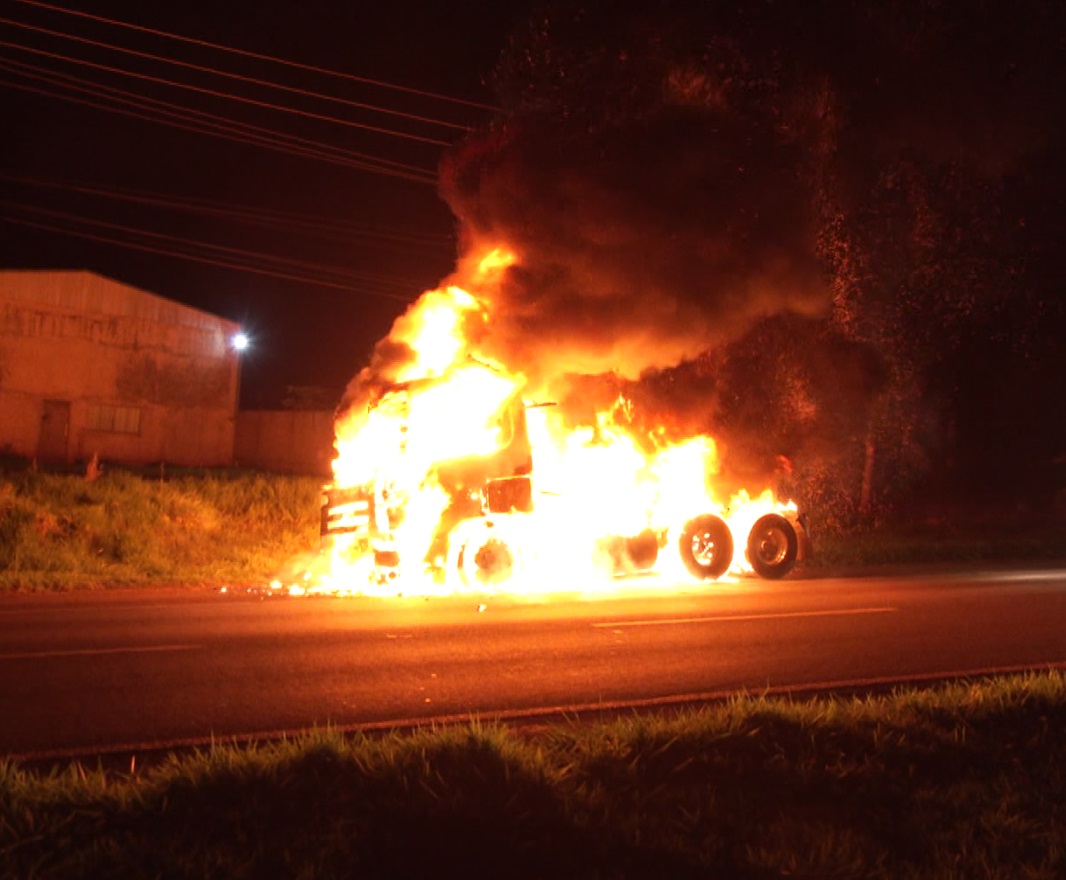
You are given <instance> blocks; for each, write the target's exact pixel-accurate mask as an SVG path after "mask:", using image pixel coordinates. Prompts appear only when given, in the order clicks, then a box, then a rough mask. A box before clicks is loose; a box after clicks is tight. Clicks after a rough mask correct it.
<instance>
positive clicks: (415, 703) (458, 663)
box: [0, 569, 1066, 760]
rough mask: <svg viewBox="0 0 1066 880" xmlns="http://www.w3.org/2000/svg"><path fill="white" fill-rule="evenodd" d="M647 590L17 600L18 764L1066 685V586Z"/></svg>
mask: <svg viewBox="0 0 1066 880" xmlns="http://www.w3.org/2000/svg"><path fill="white" fill-rule="evenodd" d="M634 586H635V587H636V589H634V591H633V592H632V593H630V594H627V595H625V596H623V597H616V598H611V599H587V598H586V599H580V598H573V597H557V598H556V599H555V600H554V601H551V602H541V603H528V602H519V601H516V600H504V599H496V600H491V599H490V600H486V599H479V598H471V597H451V598H434V599H400V600H380V599H378V600H375V599H367V598H315V597H302V598H295V597H288V596H284V597H282V596H271V595H263V594H259V593H248V592H243V593H223V592H219V591H207V590H191V589H190V590H165V591H149V590H137V591H119V592H109V593H69V594H47V595H3V596H0V755H10V756H16V757H18V758H20V759H23V760H30V759H33V758H41V757H49V756H56V755H75V754H91V753H94V752H123V751H130V752H136V751H138V750H147V749H151V748H158V747H163V748H168V747H174V746H177V745H181V744H196V743H204V742H207V741H210V739H211V738H212V737H214V738H217V739H223V740H225V739H229V738H232V737H241V738H243V737H247V736H254V737H266V736H270V735H273V734H275V733H277V732H282V731H297V730H301V729H306V728H308V727H311V726H313V725H325V724H333V725H336V726H340V727H352V726H370V727H374V726H378V727H392V726H400V725H403V724H405V723H408V722H412V721H418V720H420V719H431V718H435V719H452V718H455V717H462V716H466V715H471V714H474V715H480V716H482V717H486V718H495V717H502V718H512V719H513V718H529V717H537V716H540V715H551V714H553V713H557V712H566V711H569V712H580V711H589V710H592V709H597V708H611V707H619V706H658V705H669V704H676V703H683V702H687V701H691V700H700V699H705V698H708V697H710V696H714V695H721V694H723V693H728V692H734V691H736V690H738V689H747V690H751V691H763V690H766V689H768V688H769V689H775V690H776V689H790V688H796V689H805V688H810V687H829V688H834V687H837V688H840V687H848V686H849V685H852V684H858V685H860V686H865V685H868V684H872V683H879V682H893V681H908V680H929V679H934V678H939V677H943V676H954V675H971V674H978V673H982V672H985V671H988V670H1004V671H1005V670H1016V669H1028V668H1047V667H1049V666H1055V667H1058V668H1066V570H1064V569H1055V570H1040V571H1035V570H1027V571H1006V572H1005V571H1000V572H988V573H981V572H976V573H975V572H970V573H966V574H943V573H942V574H936V575H925V576H913V575H912V576H906V577H867V578H834V579H787V580H784V581H780V582H771V581H761V580H740V581H736V582H732V583H721V582H719V583H716V584H713V585H710V586H707V587H705V588H701V589H699V590H692V589H689V591H688V592H683V593H680V594H676V595H670V594H669V591H668V590H666V588H665V587H663V586H662V585H659V584H655V583H654V582H653V581H650V580H649V581H647V582H643V583H639V584H635V585H634ZM482 603H484V604H485V605H486V606H487V607H481V606H482Z"/></svg>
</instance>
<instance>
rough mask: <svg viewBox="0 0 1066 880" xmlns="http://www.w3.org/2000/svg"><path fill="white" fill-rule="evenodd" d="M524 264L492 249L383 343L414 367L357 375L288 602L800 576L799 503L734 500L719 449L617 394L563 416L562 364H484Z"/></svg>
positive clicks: (413, 310) (420, 303) (754, 497)
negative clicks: (309, 556) (654, 578)
mask: <svg viewBox="0 0 1066 880" xmlns="http://www.w3.org/2000/svg"><path fill="white" fill-rule="evenodd" d="M512 262H513V257H512V255H511V254H509V253H508V252H507V251H506V250H505V249H502V248H496V249H490V250H488V251H486V252H485V254H484V256H483V257H482V258H481V259H480V260H477V261H474V262H473V263H472V264H470V265H471V268H470V269H469V271H468V272H467V273H466V277H464V278H462V279H461V283H460V284H454V285H451V286H445V287H442V288H439V289H436V290H431V291H427V292H425V293H424V294H422V296H421V297H420V298H419V299H418V300H417V301H416V302H415V303H414V304H413V305H412V306H411V307H410V308H409V309H408V311H407V312H406V313H405V314H404V315H403V316H401V317H400V318H399V319H397V321H396V322H395V324H394V325H393V328H392V331H391V333H390V334H389V337H388V339H387V340H386V341H385V342H386V343H387V344H388V348H389V350H390V351H396V352H401V353H402V356H398V357H395V358H393V359H392V360H390V361H389V362H388V363H386V364H384V365H382V364H378V365H377V366H375V367H374V368H370V367H368V368H367V369H366V370H364V371H363V373H362V374H360V377H358V379H357V382H356V383H355V384H356V386H357V392H356V394H355V396H354V400H353V401H352V403H351V405H349V406H348V407H347V409H345V410H344V411H343V412H342V413H341V415H340V416H339V417H338V420H337V423H336V425H335V446H336V457H335V459H334V462H333V480H332V482H331V484H330V485H329V486H327V487H326V489H325V492H324V501H323V510H322V515H323V519H322V533H323V537H324V551H323V556H322V559H321V562H320V564H319V565H318V566H317V567H316V570H314V571H312V572H310V573H309V574H308V576H307V578H306V580H305V581H304V582H303V583H302V584H300V585H298V586H295V587H292V588H291V589H292V591H293V592H328V593H356V594H363V595H379V596H395V595H398V594H402V595H406V596H412V595H438V594H445V593H455V592H471V593H479V594H482V593H493V594H498V593H505V594H508V595H523V596H528V595H541V594H551V593H557V592H571V591H574V590H578V591H582V592H587V591H589V590H596V591H602V592H614V591H618V590H621V589H625V588H626V585H627V583H631V582H632V578H627V576H629V575H634V574H637V573H642V572H647V571H651V570H655V571H656V572H659V573H661V574H663V575H664V576H665V578H666V579H668V580H669V581H670V582H672V583H674V582H679V581H681V580H683V579H688V580H691V581H700V580H708V579H716V578H718V577H721V576H724V575H727V574H734V575H736V574H740V573H744V572H750V571H752V567H753V565H754V566H755V569H756V571H757V572H758V573H759V574H762V575H763V576H766V577H779V576H782V575H783V574H787V572H788V570H790V569H791V568H792V565H793V564H794V562H795V561H796V558H797V555H798V553H799V552H800V549H801V548H800V541H799V540H798V537H797V535H798V534H800V536H801V526H800V525H799V522H798V519H797V517H796V507H795V505H794V504H792V503H791V502H782V501H780V500H778V499H776V498H775V497H774V494H773V492H772V491H771V490H770V489H768V488H762V489H760V490H759V491H758V492H756V493H754V494H749V493H748V492H746V491H742V492H739V493H733V494H731V495H730V496H728V497H727V496H724V495H722V494H721V493H720V492H719V491H718V489H717V488H716V477H717V476H718V474H719V462H718V456H717V449H716V445H715V442H714V440H713V439H712V438H711V437H709V436H706V435H698V436H689V437H677V436H673V433H672V432H671V431H668V430H666V428H665V426H661V425H659V426H656V427H654V428H652V429H650V430H649V429H648V428H647V427H645V426H639V425H640V420H637V419H634V418H632V415H633V413H632V408H633V404H632V402H631V401H630V400H629V399H627V398H626V397H625V396H624V395H621V394H620V395H619V396H618V397H617V398H616V399H614V400H613V401H611V402H610V404H609V405H608V406H606V407H605V408H601V409H600V410H598V411H595V414H594V416H593V417H591V418H588V417H586V418H584V419H582V420H579V421H575V420H574V419H573V418H572V417H570V416H569V415H568V414H567V413H566V412H564V411H563V408H561V407H559V406H557V405H556V400H555V396H556V394H557V392H558V391H559V390H561V389H562V388H563V387H564V384H565V377H566V373H565V369H564V367H565V365H558V367H557V368H555V369H548V370H545V369H543V365H539V368H538V371H537V372H538V375H537V376H536V377H531V376H527V375H525V374H524V373H523V372H521V371H519V369H518V368H517V367H515V366H514V365H513V364H506V363H500V362H499V360H498V359H496V358H493V357H492V356H491V355H489V354H488V353H487V347H483V346H482V345H481V344H480V342H481V341H482V340H484V339H486V338H490V337H491V334H492V330H493V320H492V319H493V310H494V308H495V307H496V302H495V297H494V291H495V290H496V289H497V288H498V285H499V284H500V281H501V278H502V277H503V274H504V273H505V272H506V271H507V269H508V267H509V266H510V265H511V263H512ZM380 347H381V346H380V345H379V348H380ZM638 426H639V427H638Z"/></svg>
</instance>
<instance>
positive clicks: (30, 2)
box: [15, 0, 499, 111]
mask: <svg viewBox="0 0 1066 880" xmlns="http://www.w3.org/2000/svg"><path fill="white" fill-rule="evenodd" d="M15 2H17V3H23V4H25V5H27V6H37V7H40V8H41V9H50V10H52V11H53V12H61V13H63V14H65V15H74V16H77V17H79V18H87V19H90V20H92V21H98V22H102V23H104V24H110V25H114V26H115V27H122V28H128V29H130V30H134V31H139V32H141V33H147V34H152V35H154V36H157V37H166V38H168V39H171V40H179V41H181V42H183V43H190V44H192V45H196V46H203V47H205V48H209V49H217V50H219V51H222V52H232V53H233V54H235V55H241V56H244V57H245V58H255V59H257V60H259V61H269V62H271V63H274V64H282V65H284V66H286V67H291V68H294V69H297V70H306V71H309V72H312V73H320V74H323V75H325V76H332V77H337V78H340V79H346V80H349V81H351V82H358V83H363V84H364V85H372V86H377V87H379V88H383V89H392V90H393V91H397V92H406V93H408V94H412V95H421V96H422V97H427V98H434V99H436V100H438V101H448V102H450V103H453V104H462V105H464V106H467V107H475V108H477V109H480V110H492V111H496V110H499V108H498V107H494V106H493V105H491V104H483V103H481V102H478V101H469V100H467V99H465V98H455V97H452V96H450V95H443V94H440V93H438V92H429V91H425V90H423V89H415V88H411V87H408V86H401V85H397V84H396V83H390V82H385V81H383V80H377V79H370V78H369V77H364V76H356V75H355V74H350V73H341V72H339V71H336V70H329V69H327V68H324V67H316V66H314V65H312V64H301V63H300V62H297V61H289V60H286V59H284V58H277V57H275V56H272V55H264V54H261V53H259V52H249V51H247V50H244V49H236V48H233V47H232V46H224V45H222V44H220V43H211V42H208V41H207V40H198V39H195V38H193V37H185V36H181V35H180V34H174V33H170V32H168V31H163V30H157V29H155V28H149V27H143V26H141V25H135V24H130V23H129V22H125V21H120V20H118V19H114V18H105V17H104V16H101V15H92V14H90V13H88V12H79V11H77V10H74V9H64V8H63V7H61V6H54V5H52V4H50V3H42V2H40V0H15Z"/></svg>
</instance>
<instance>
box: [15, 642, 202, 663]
mask: <svg viewBox="0 0 1066 880" xmlns="http://www.w3.org/2000/svg"><path fill="white" fill-rule="evenodd" d="M200 647H201V646H200V645H148V646H147V647H143V648H79V649H77V650H72V651H31V652H26V653H23V654H0V660H42V659H46V658H50V657H102V656H107V655H110V654H158V653H161V652H166V651H195V650H197V649H199V648H200Z"/></svg>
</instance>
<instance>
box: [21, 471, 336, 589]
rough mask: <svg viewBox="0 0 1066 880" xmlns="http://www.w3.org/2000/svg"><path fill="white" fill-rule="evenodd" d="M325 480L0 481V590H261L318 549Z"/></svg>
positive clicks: (129, 477)
mask: <svg viewBox="0 0 1066 880" xmlns="http://www.w3.org/2000/svg"><path fill="white" fill-rule="evenodd" d="M319 489H320V481H319V480H317V479H316V478H312V477H306V478H305V477H282V476H263V475H255V474H244V475H236V476H234V475H219V476H204V477H195V478H194V477H179V478H177V479H172V480H166V481H164V480H160V479H148V478H142V477H140V476H136V475H134V474H131V473H125V472H121V471H116V472H108V473H105V474H103V475H102V476H100V477H99V478H97V479H93V480H89V479H86V478H85V477H78V476H71V475H58V474H46V473H38V472H35V471H22V472H19V473H14V472H9V473H0V588H7V589H12V588H15V589H33V588H49V587H71V586H109V585H126V584H160V583H172V584H178V583H181V584H196V583H212V584H218V583H233V582H259V581H262V580H263V579H264V578H269V577H270V576H271V575H272V574H273V573H274V572H276V571H278V570H279V568H280V567H281V566H282V565H283V564H284V563H285V561H286V560H287V559H289V558H291V557H292V556H294V555H296V554H299V553H306V552H309V551H311V550H313V549H314V548H315V547H316V546H317V541H318V529H317V522H318V520H317V517H318V502H319Z"/></svg>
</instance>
